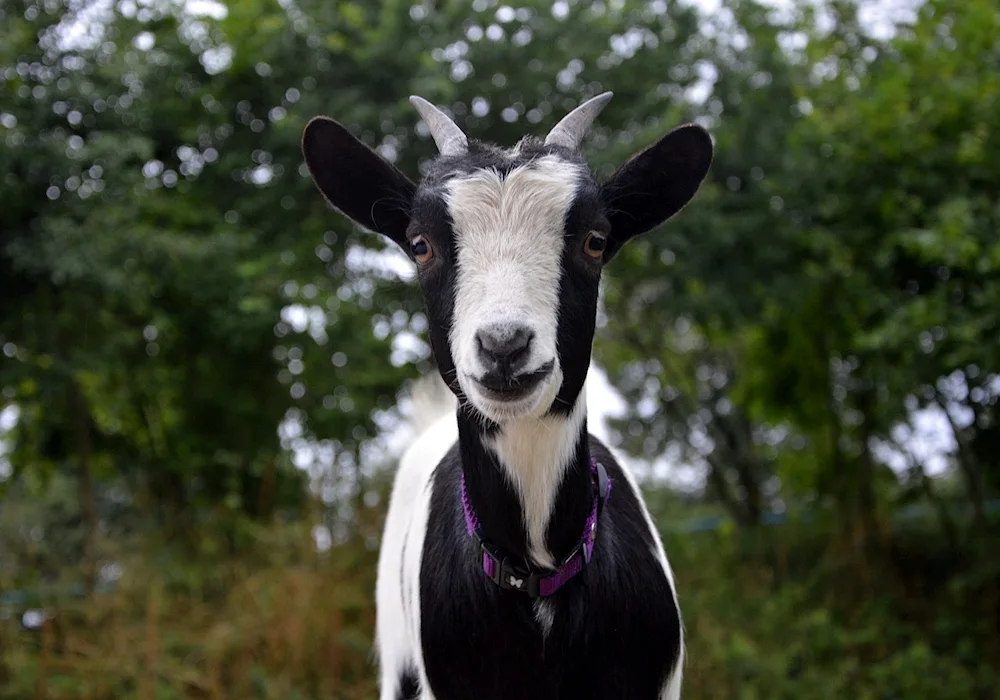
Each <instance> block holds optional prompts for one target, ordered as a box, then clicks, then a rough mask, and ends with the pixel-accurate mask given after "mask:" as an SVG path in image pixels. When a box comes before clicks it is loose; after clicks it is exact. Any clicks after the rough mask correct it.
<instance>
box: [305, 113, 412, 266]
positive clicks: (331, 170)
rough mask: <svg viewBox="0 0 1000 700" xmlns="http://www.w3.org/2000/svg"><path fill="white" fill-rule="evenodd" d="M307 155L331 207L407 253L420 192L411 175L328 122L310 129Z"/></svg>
mask: <svg viewBox="0 0 1000 700" xmlns="http://www.w3.org/2000/svg"><path fill="white" fill-rule="evenodd" d="M302 153H303V155H304V156H305V159H306V167H308V168H309V173H310V174H311V175H312V178H313V181H314V182H315V183H316V186H317V187H318V188H319V191H320V192H322V193H323V196H324V197H326V199H327V201H329V202H330V204H332V205H333V206H335V207H336V208H337V209H339V210H340V211H341V212H343V213H344V214H346V215H347V216H348V217H350V218H351V219H352V220H353V221H355V222H356V223H358V224H360V225H362V226H364V227H365V228H367V229H369V230H371V231H375V232H377V233H381V234H383V235H385V236H388V237H389V238H391V239H392V240H393V241H395V242H396V243H398V244H399V245H400V246H402V247H403V248H404V250H405V249H406V246H405V243H406V227H407V226H408V225H409V223H410V205H411V204H412V202H413V193H414V192H415V190H416V187H415V186H414V184H413V183H412V182H410V180H409V178H407V177H406V175H404V174H403V173H401V172H400V171H399V169H397V168H396V167H395V166H394V165H392V164H391V163H389V162H388V161H386V160H385V159H384V158H382V157H381V156H380V155H378V154H377V153H376V152H375V151H373V150H372V149H370V148H369V147H368V146H366V145H365V144H363V143H361V141H359V140H358V139H356V138H355V137H354V136H353V135H351V133H350V132H349V131H348V130H347V129H345V128H344V127H343V126H341V125H340V124H339V123H337V122H335V121H334V120H332V119H329V118H328V117H316V118H314V119H312V120H311V121H310V122H309V123H308V124H306V128H305V131H303V132H302Z"/></svg>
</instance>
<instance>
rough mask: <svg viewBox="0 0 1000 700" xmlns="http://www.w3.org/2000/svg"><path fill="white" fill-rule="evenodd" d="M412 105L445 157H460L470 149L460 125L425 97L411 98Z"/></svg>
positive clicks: (414, 96) (413, 96)
mask: <svg viewBox="0 0 1000 700" xmlns="http://www.w3.org/2000/svg"><path fill="white" fill-rule="evenodd" d="M410 104H411V105H413V106H414V108H415V109H416V110H417V112H419V113H420V118H421V119H423V120H424V123H425V124H427V128H428V129H430V132H431V136H432V137H433V138H434V143H436V144H437V147H438V151H440V152H441V155H443V156H460V155H462V154H463V153H465V152H466V150H468V148H469V139H468V138H467V137H466V135H465V134H464V133H462V130H461V129H459V128H458V124H456V123H455V122H453V121H452V120H451V118H450V117H449V116H448V115H447V114H445V113H444V112H442V111H441V110H440V109H438V108H437V107H435V106H434V105H432V104H431V103H430V102H428V101H427V100H425V99H424V98H423V97H417V96H416V95H411V96H410Z"/></svg>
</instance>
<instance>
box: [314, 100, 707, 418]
mask: <svg viewBox="0 0 1000 700" xmlns="http://www.w3.org/2000/svg"><path fill="white" fill-rule="evenodd" d="M610 98H611V93H604V94H603V95H599V96H597V97H594V98H593V99H591V100H589V101H587V102H585V103H583V104H581V105H580V106H579V107H577V108H576V109H575V110H573V111H572V112H570V113H569V114H568V115H567V116H566V117H565V118H564V119H563V120H562V121H560V122H559V123H558V124H557V125H556V126H555V127H553V129H552V131H551V132H549V134H548V136H547V137H546V138H545V139H544V140H539V139H533V138H530V137H528V138H525V139H524V140H522V141H521V142H520V143H518V144H517V145H516V146H514V147H513V148H511V149H502V148H499V147H496V146H492V145H489V144H484V143H479V142H475V141H469V139H467V138H466V136H465V134H464V133H462V131H461V129H460V128H459V127H458V126H457V125H456V124H455V123H454V122H453V121H452V120H451V119H450V118H449V117H447V116H446V115H445V114H444V113H443V112H441V111H440V110H439V109H437V108H436V107H434V106H433V105H431V104H430V103H428V102H426V101H425V100H423V99H421V98H419V97H413V98H411V102H412V103H413V105H414V107H415V108H416V109H417V111H418V112H419V113H420V115H421V117H422V118H423V120H424V122H425V123H426V125H427V127H428V128H429V130H430V132H431V135H432V136H433V138H434V141H435V142H436V144H437V146H438V149H439V151H440V154H439V156H438V157H437V158H436V159H435V160H434V161H433V163H432V164H431V165H430V167H429V169H428V170H427V173H426V175H425V177H424V178H423V179H422V180H421V181H420V183H419V184H418V185H414V184H413V183H412V182H411V181H410V180H409V179H408V178H407V177H406V176H405V175H404V174H403V173H402V172H400V171H399V170H398V169H397V168H396V167H394V166H393V165H391V164H389V163H388V162H387V161H385V160H384V159H382V158H381V157H380V156H379V155H377V154H376V153H375V152H374V151H372V150H371V149H370V148H368V147H367V146H365V145H364V144H362V143H361V142H360V141H358V140H357V139H356V138H355V137H354V136H352V135H351V134H350V132H348V131H347V129H345V128H344V127H343V126H341V125H340V124H338V123H337V122H335V121H333V120H331V119H328V118H326V117H317V118H316V119H313V120H312V121H311V122H309V124H308V125H307V126H306V128H305V132H304V134H303V141H302V147H303V152H304V154H305V159H306V164H307V165H308V167H309V171H310V172H311V173H312V177H313V179H314V180H315V182H316V184H317V186H318V187H319V189H320V191H321V192H322V193H323V195H324V196H325V197H326V199H327V200H328V201H329V202H330V203H331V204H332V205H333V206H334V207H336V208H337V209H339V210H340V211H341V212H343V213H344V214H346V215H347V216H348V217H350V218H351V219H352V220H354V221H355V222H356V223H358V224H360V225H362V226H364V227H365V228H367V229H370V230H372V231H377V232H379V233H382V234H383V235H385V236H387V237H388V238H390V239H392V240H393V241H394V242H396V243H397V244H398V245H399V246H400V247H402V249H403V250H404V251H405V252H406V254H407V255H408V256H409V257H410V258H411V259H412V260H413V261H414V262H415V263H416V266H417V270H418V277H419V280H420V287H421V289H422V290H423V294H424V300H425V302H426V305H427V311H428V325H429V329H430V330H429V334H430V341H431V348H432V351H433V353H434V357H435V360H436V362H437V366H438V369H439V371H440V372H441V374H442V376H443V377H444V379H445V381H446V382H447V383H448V385H449V386H450V387H452V389H453V390H454V391H455V392H456V393H458V394H459V395H460V396H463V395H464V397H465V398H467V399H468V402H469V403H471V405H472V407H473V408H475V409H476V410H477V411H478V412H479V413H480V414H481V415H482V416H483V417H485V418H487V419H489V420H490V421H492V422H493V423H498V424H502V423H504V422H505V421H506V420H508V419H510V418H513V417H517V416H523V415H531V414H534V415H541V414H543V413H545V412H553V413H566V412H569V411H570V410H572V407H573V406H574V405H575V403H576V401H577V398H578V397H579V394H580V392H581V390H582V389H583V385H584V379H585V378H586V374H587V369H588V367H589V365H590V355H591V347H592V344H593V337H594V325H595V319H596V315H597V297H598V285H599V283H600V277H601V269H602V267H603V266H604V265H605V264H607V263H608V261H610V260H611V259H612V257H614V255H615V253H616V252H617V251H618V249H619V248H621V246H622V245H624V244H625V243H626V242H627V241H628V240H629V239H630V238H632V237H633V236H636V235H638V234H641V233H644V232H646V231H648V230H650V229H652V228H653V227H655V226H657V225H659V224H660V223H662V222H663V221H665V220H666V219H668V218H670V217H671V216H673V215H674V214H676V213H677V212H678V211H680V209H681V208H683V207H684V205H685V204H687V202H688V201H689V200H690V199H691V198H692V197H693V196H694V194H695V192H696V191H697V190H698V187H699V186H700V185H701V182H702V180H703V179H704V177H705V175H706V173H707V172H708V168H709V165H710V163H711V161H712V141H711V139H710V138H709V135H708V133H707V132H706V131H705V130H704V129H702V128H701V127H698V126H694V125H687V126H682V127H679V128H677V129H675V130H674V131H672V132H670V133H669V134H667V135H666V136H664V137H663V138H662V139H660V140H659V141H658V142H657V143H655V144H654V145H652V146H650V147H649V148H647V149H645V150H644V151H642V152H640V153H638V154H637V155H635V156H633V157H632V158H630V159H629V160H628V161H627V162H626V163H625V164H624V165H622V166H621V167H620V168H619V169H618V171H617V172H616V173H615V174H614V175H613V176H612V177H611V178H610V179H609V180H608V181H607V182H604V183H598V182H597V181H596V180H595V179H594V177H593V176H592V175H591V173H590V170H589V168H588V167H587V165H586V163H585V162H584V160H583V157H582V156H581V154H580V149H579V146H580V142H581V140H582V138H583V136H584V135H585V134H586V132H587V130H588V129H589V128H590V125H591V123H592V122H593V120H594V118H595V117H596V116H597V114H598V113H599V112H600V111H601V110H602V109H603V107H604V105H605V104H606V103H607V101H608V100H609V99H610Z"/></svg>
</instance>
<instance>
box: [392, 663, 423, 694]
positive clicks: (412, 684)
mask: <svg viewBox="0 0 1000 700" xmlns="http://www.w3.org/2000/svg"><path fill="white" fill-rule="evenodd" d="M396 699H397V700H420V680H419V679H418V678H417V674H416V672H415V671H414V670H413V669H407V670H406V671H405V672H404V673H403V674H402V675H401V676H400V678H399V690H398V691H397V692H396Z"/></svg>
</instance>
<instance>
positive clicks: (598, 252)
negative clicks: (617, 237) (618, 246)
mask: <svg viewBox="0 0 1000 700" xmlns="http://www.w3.org/2000/svg"><path fill="white" fill-rule="evenodd" d="M607 246H608V239H607V237H605V235H604V234H603V233H600V232H598V231H591V232H590V233H589V234H587V240H585V241H584V242H583V252H584V253H586V254H587V255H589V256H590V257H592V258H594V259H595V260H596V259H599V258H601V257H602V256H603V255H604V249H605V248H606V247H607Z"/></svg>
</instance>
